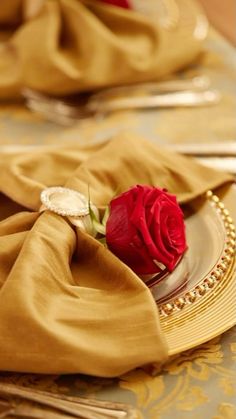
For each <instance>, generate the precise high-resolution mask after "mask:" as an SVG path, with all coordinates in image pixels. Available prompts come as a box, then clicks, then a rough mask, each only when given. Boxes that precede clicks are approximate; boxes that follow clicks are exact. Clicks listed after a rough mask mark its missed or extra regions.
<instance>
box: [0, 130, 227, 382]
mask: <svg viewBox="0 0 236 419" xmlns="http://www.w3.org/2000/svg"><path fill="white" fill-rule="evenodd" d="M231 180H232V179H231V177H230V176H229V175H227V174H224V173H219V172H217V171H214V170H212V169H209V168H207V167H202V166H200V165H199V164H197V163H196V162H194V161H193V160H191V159H187V158H185V157H181V156H179V155H177V154H171V153H169V152H167V151H166V152H165V151H163V150H160V149H158V148H157V147H156V146H155V145H153V144H152V143H150V142H147V141H145V140H143V139H141V138H136V137H134V136H128V135H127V136H125V135H123V136H118V137H116V138H114V139H112V140H110V141H107V142H104V143H100V144H95V145H90V146H84V147H80V146H79V145H78V146H74V147H69V146H62V147H58V148H57V149H55V148H51V149H50V148H49V149H48V148H45V150H43V151H41V152H37V151H35V152H28V153H11V154H8V153H2V154H1V156H0V191H1V195H0V217H1V219H2V221H1V222H0V261H1V263H0V286H1V289H0V336H1V345H0V369H1V370H11V371H26V372H38V373H77V372H80V373H85V374H92V375H98V376H106V377H109V376H116V375H120V374H122V373H124V372H126V371H128V370H131V369H133V368H135V367H137V366H141V365H146V364H150V363H156V364H160V363H163V362H165V361H166V359H167V355H168V349H167V347H166V343H165V337H164V336H163V334H162V332H161V330H160V323H159V317H158V310H157V307H156V304H155V302H154V300H153V298H152V296H151V293H150V291H149V289H148V288H146V286H145V285H144V283H143V282H142V281H141V280H140V279H139V278H138V277H137V276H136V275H135V274H134V273H133V272H132V271H131V270H130V269H129V268H128V267H127V266H126V265H124V264H123V263H122V262H121V261H120V260H118V259H117V258H116V257H115V256H114V255H113V254H111V253H110V251H109V250H107V249H106V248H105V247H104V246H103V245H102V244H100V243H99V242H98V241H97V240H96V239H94V238H92V237H90V236H88V235H87V234H85V233H83V232H82V231H80V230H79V229H78V228H76V227H72V226H71V225H70V224H69V223H68V222H67V220H66V219H65V218H63V217H61V216H59V215H56V214H54V213H51V212H50V211H45V212H44V213H39V212H38V209H39V206H40V192H41V191H42V190H43V189H44V188H45V187H48V186H55V185H62V186H66V187H69V188H73V189H75V190H78V191H80V192H82V193H84V194H85V195H87V193H88V185H89V189H90V196H91V200H92V202H93V203H94V204H95V205H97V206H98V207H100V208H103V207H104V206H105V205H107V204H108V203H109V201H110V200H111V199H112V197H114V194H115V193H117V191H118V192H119V193H120V192H122V191H125V190H127V189H128V188H129V187H130V186H132V185H134V184H136V183H141V184H153V185H156V186H161V187H166V188H167V189H168V190H169V191H170V192H174V193H176V194H177V196H178V199H179V201H180V202H182V203H186V202H188V201H189V200H192V199H194V198H196V197H197V196H198V195H199V194H202V193H204V192H205V191H206V190H208V189H213V188H215V187H217V186H219V185H222V184H224V183H227V182H230V181H231Z"/></svg>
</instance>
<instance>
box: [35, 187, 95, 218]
mask: <svg viewBox="0 0 236 419" xmlns="http://www.w3.org/2000/svg"><path fill="white" fill-rule="evenodd" d="M40 198H41V202H42V204H43V205H42V207H41V210H45V209H48V210H50V211H52V212H55V213H56V214H59V215H62V216H63V217H84V216H86V215H89V203H88V200H87V198H86V197H85V196H84V195H83V194H81V193H80V192H77V191H75V190H73V189H69V188H63V187H62V186H55V187H50V188H46V189H44V190H43V191H42V192H41V195H40Z"/></svg>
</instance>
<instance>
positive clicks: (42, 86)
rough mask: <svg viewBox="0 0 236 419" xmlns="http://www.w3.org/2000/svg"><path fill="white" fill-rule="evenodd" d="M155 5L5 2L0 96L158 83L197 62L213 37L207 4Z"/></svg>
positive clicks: (0, 25)
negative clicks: (209, 36)
mask: <svg viewBox="0 0 236 419" xmlns="http://www.w3.org/2000/svg"><path fill="white" fill-rule="evenodd" d="M149 1H150V0H149ZM107 3H113V4H107ZM115 3H116V4H117V6H118V5H119V6H121V7H116V6H115V5H114V4H115ZM172 3H173V5H172ZM147 4H149V2H147V0H145V2H144V4H141V2H140V1H139V2H138V1H137V0H136V1H134V0H133V1H132V2H131V1H129V2H126V1H109V0H107V1H105V2H104V1H101V0H54V1H52V0H1V7H0V42H1V44H0V98H12V97H15V96H17V95H19V94H20V92H21V89H22V87H28V88H31V89H34V90H39V91H42V92H45V93H48V94H51V95H66V94H71V93H75V92H81V91H93V90H95V89H99V88H102V87H106V86H113V85H122V84H128V83H134V82H140V81H149V80H158V79H160V78H163V77H165V76H167V75H169V74H170V73H172V72H174V71H177V70H179V69H181V68H183V67H185V66H187V65H188V64H190V63H191V62H193V60H195V59H196V57H197V56H198V54H199V52H200V51H201V50H202V42H203V40H204V39H205V37H206V33H207V21H206V18H205V16H204V14H203V13H202V11H201V9H200V8H199V5H198V4H197V3H196V2H195V1H194V0H188V2H186V1H184V0H175V1H174V2H171V7H170V2H169V1H168V2H167V0H162V2H157V3H156V5H155V13H152V9H150V8H147V7H146V5H147ZM150 4H151V3H150ZM140 5H141V6H142V7H141V8H140ZM157 5H158V7H157ZM127 6H130V7H132V8H131V9H128V8H127ZM159 9H160V10H159ZM143 10H144V13H142V11H143ZM150 10H151V12H150ZM163 16H164V19H163ZM168 22H169V23H168Z"/></svg>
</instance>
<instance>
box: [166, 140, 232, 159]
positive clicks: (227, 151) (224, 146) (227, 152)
mask: <svg viewBox="0 0 236 419" xmlns="http://www.w3.org/2000/svg"><path fill="white" fill-rule="evenodd" d="M170 148H171V150H174V151H177V152H178V153H182V154H186V155H190V156H191V155H193V156H205V157H207V156H208V157H210V156H221V157H222V156H224V157H230V156H231V157H236V140H235V141H224V142H222V141H220V142H219V141H218V142H212V143H209V142H207V143H183V144H171V145H170Z"/></svg>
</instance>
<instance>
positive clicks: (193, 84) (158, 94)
mask: <svg viewBox="0 0 236 419" xmlns="http://www.w3.org/2000/svg"><path fill="white" fill-rule="evenodd" d="M209 86H210V80H209V79H208V78H207V77H206V76H198V77H193V78H192V79H175V80H166V81H162V82H157V83H139V84H134V85H129V86H122V87H113V88H107V89H102V90H100V91H99V92H98V93H94V94H92V95H88V94H87V95H85V94H80V95H77V96H74V97H70V98H64V99H58V98H53V97H49V96H47V95H44V94H42V93H39V92H36V91H34V90H31V89H26V88H25V89H23V90H22V96H23V97H24V99H25V101H26V106H27V107H28V108H29V109H31V110H32V111H34V112H38V113H40V114H41V115H43V116H44V117H46V119H49V120H52V121H54V122H57V123H60V124H63V125H68V124H71V123H72V122H74V121H75V120H77V119H84V118H88V117H91V116H99V117H104V115H105V114H107V113H111V112H114V111H119V110H127V109H147V108H166V107H180V106H181V107H182V106H202V105H212V104H216V103H218V102H219V100H220V93H219V92H218V91H216V90H212V89H209Z"/></svg>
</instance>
